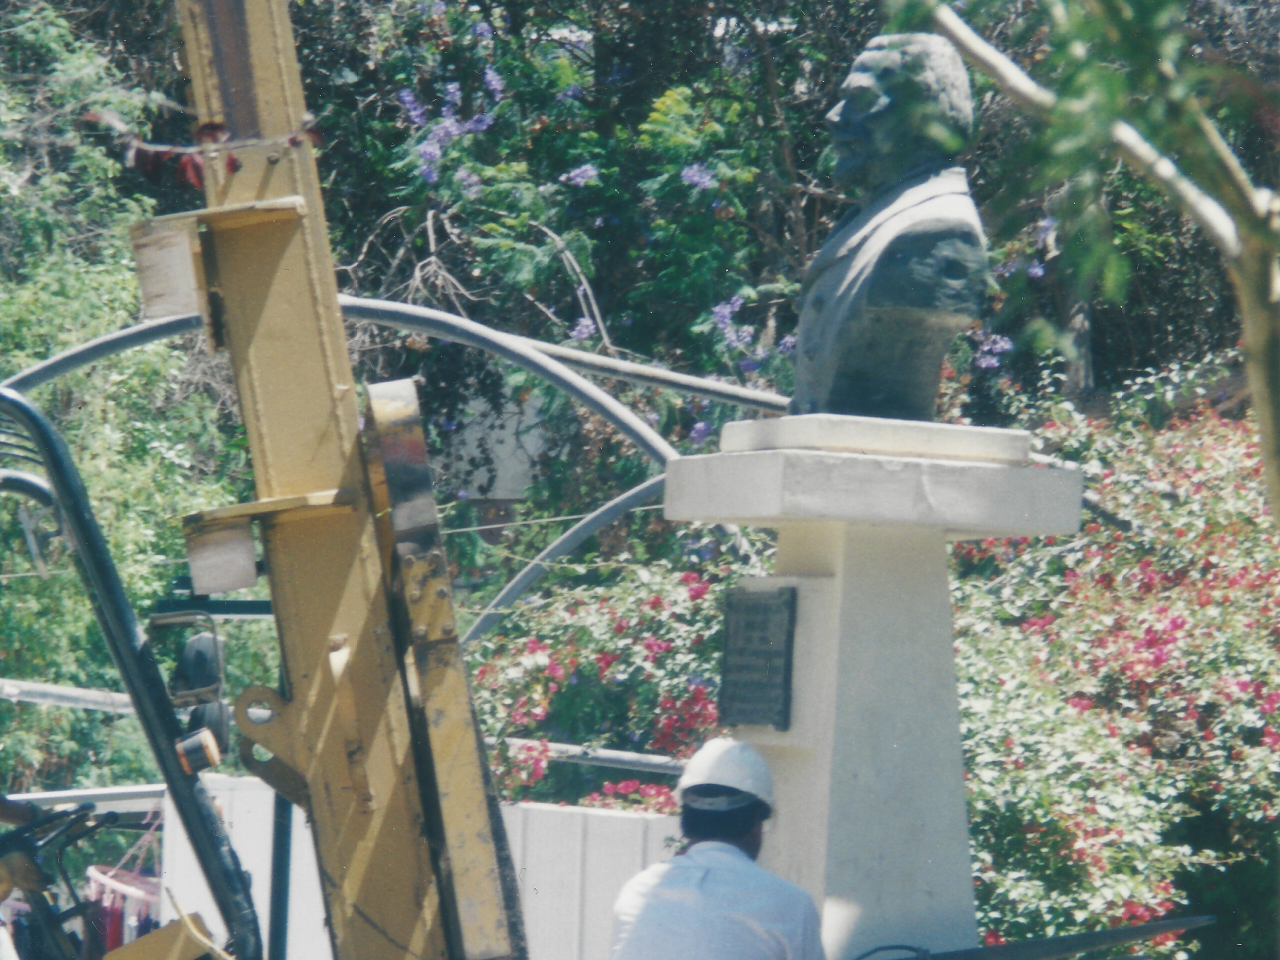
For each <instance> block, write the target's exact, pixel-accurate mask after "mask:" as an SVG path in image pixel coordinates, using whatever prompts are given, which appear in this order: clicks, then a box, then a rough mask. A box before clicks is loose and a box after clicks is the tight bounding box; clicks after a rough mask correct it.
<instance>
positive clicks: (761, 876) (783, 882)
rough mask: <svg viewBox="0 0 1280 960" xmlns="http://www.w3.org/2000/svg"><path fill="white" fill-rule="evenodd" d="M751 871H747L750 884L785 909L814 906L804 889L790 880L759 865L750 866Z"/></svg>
mask: <svg viewBox="0 0 1280 960" xmlns="http://www.w3.org/2000/svg"><path fill="white" fill-rule="evenodd" d="M748 866H749V870H745V872H746V873H747V874H748V876H749V878H750V883H751V884H752V885H753V886H754V887H756V888H757V889H758V890H759V891H760V893H761V894H763V895H765V896H767V897H768V898H769V899H770V900H772V901H774V902H775V903H777V904H778V905H779V906H780V907H782V908H784V909H792V908H794V907H796V906H802V905H805V904H808V905H809V906H810V907H812V906H813V898H812V897H810V896H809V894H808V892H807V891H805V889H804V888H803V887H800V886H797V885H796V884H794V883H792V882H791V881H790V880H787V879H785V878H783V877H780V876H778V875H777V874H776V873H774V872H773V871H771V870H766V869H765V868H764V867H762V866H760V865H759V864H758V863H752V864H749V865H748Z"/></svg>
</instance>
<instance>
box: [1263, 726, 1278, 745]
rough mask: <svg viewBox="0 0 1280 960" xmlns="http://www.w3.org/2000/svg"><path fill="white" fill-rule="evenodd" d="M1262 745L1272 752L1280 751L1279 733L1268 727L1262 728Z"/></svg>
mask: <svg viewBox="0 0 1280 960" xmlns="http://www.w3.org/2000/svg"><path fill="white" fill-rule="evenodd" d="M1262 743H1263V745H1264V746H1268V747H1270V748H1271V749H1272V750H1280V733H1276V732H1275V731H1274V730H1272V729H1271V728H1270V727H1263V728H1262Z"/></svg>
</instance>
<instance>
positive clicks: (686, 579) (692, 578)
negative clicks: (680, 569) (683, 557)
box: [680, 570, 702, 583]
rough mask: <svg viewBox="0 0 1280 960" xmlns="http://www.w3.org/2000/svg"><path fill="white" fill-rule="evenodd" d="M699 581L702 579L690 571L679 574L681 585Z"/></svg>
mask: <svg viewBox="0 0 1280 960" xmlns="http://www.w3.org/2000/svg"><path fill="white" fill-rule="evenodd" d="M701 579H702V578H701V577H700V576H698V575H697V574H696V573H694V572H693V571H692V570H686V571H685V572H684V573H682V574H680V582H681V583H697V582H698V581H699V580H701Z"/></svg>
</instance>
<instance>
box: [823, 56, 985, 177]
mask: <svg viewBox="0 0 1280 960" xmlns="http://www.w3.org/2000/svg"><path fill="white" fill-rule="evenodd" d="M826 119H827V125H828V126H829V127H830V128H831V135H832V140H833V142H834V145H835V150H836V157H837V160H836V169H835V177H836V180H837V181H839V182H840V184H841V185H844V186H860V187H864V188H868V189H876V188H879V187H883V186H886V185H888V184H890V183H893V182H894V181H896V180H899V179H901V178H902V176H903V175H904V174H906V173H908V172H910V171H912V170H916V169H919V168H921V167H926V166H931V165H936V164H940V163H943V162H945V161H947V160H950V159H952V158H953V157H954V156H955V155H956V154H957V153H958V152H959V151H960V149H961V148H962V147H963V146H964V143H965V141H966V139H967V138H968V136H969V130H970V127H971V126H972V125H973V97H972V95H971V94H970V92H969V75H968V73H966V72H965V68H964V62H963V61H962V60H961V59H960V55H959V54H958V53H956V50H955V47H953V46H952V45H951V44H950V42H948V41H947V40H946V39H945V38H943V37H940V36H938V35H937V34H933V33H894V34H886V35H884V36H879V37H876V38H875V39H874V40H872V41H871V42H870V43H869V44H867V48H866V49H865V50H864V51H862V53H860V54H858V57H857V59H856V60H854V61H853V67H852V69H850V71H849V76H847V77H846V78H845V80H844V83H842V84H841V85H840V102H839V103H837V104H836V105H835V106H834V107H833V108H832V109H831V112H830V113H828V114H827V118H826Z"/></svg>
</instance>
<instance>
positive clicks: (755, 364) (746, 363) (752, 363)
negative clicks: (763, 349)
mask: <svg viewBox="0 0 1280 960" xmlns="http://www.w3.org/2000/svg"><path fill="white" fill-rule="evenodd" d="M738 369H739V370H741V371H742V372H743V373H755V372H756V371H757V370H759V369H760V362H759V361H758V360H752V359H751V358H750V357H746V358H744V359H742V360H739V361H738Z"/></svg>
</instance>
